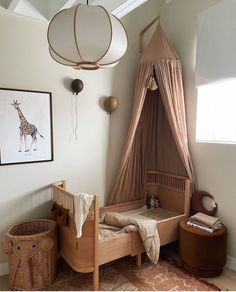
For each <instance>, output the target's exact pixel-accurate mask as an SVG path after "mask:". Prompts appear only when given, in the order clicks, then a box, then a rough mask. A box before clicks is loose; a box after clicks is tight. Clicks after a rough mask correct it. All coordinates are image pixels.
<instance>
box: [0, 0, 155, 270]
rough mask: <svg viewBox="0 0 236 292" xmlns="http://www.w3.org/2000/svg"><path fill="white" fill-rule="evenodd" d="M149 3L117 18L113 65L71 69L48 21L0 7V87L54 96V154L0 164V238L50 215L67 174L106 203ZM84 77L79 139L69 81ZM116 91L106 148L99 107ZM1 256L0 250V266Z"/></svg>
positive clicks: (151, 12) (150, 13) (73, 185)
mask: <svg viewBox="0 0 236 292" xmlns="http://www.w3.org/2000/svg"><path fill="white" fill-rule="evenodd" d="M157 5H158V3H157V1H156V0H150V1H148V2H147V3H146V4H144V5H143V6H141V7H140V8H138V9H137V10H136V11H135V12H132V13H131V14H130V15H128V16H126V17H125V18H124V19H123V22H124V24H125V26H126V28H127V31H128V36H129V50H128V52H127V55H126V57H125V58H124V59H123V61H122V62H120V64H119V65H118V66H117V67H115V68H114V69H109V70H99V71H94V72H92V71H91V72H86V71H75V70H73V69H70V68H67V67H64V66H61V65H59V64H57V63H55V62H54V61H53V60H52V59H51V58H50V57H49V53H48V46H47V40H46V31H47V23H46V22H42V21H37V20H33V19H30V18H26V17H22V16H12V15H11V14H8V13H5V12H2V11H1V12H0V37H1V41H0V42H1V45H0V87H7V88H18V89H28V90H30V89H32V90H40V91H51V92H52V98H53V102H52V104H53V124H54V127H53V128H54V155H55V160H54V161H53V162H49V163H37V164H25V165H15V166H2V167H0V181H1V191H0V214H1V215H0V239H1V238H3V236H4V233H5V231H6V229H7V228H8V226H9V225H11V224H14V223H15V222H17V221H20V220H24V219H28V218H36V217H44V216H47V215H48V214H49V206H50V195H51V189H50V185H51V183H52V182H54V181H56V180H59V179H66V180H67V181H68V187H69V189H70V190H71V191H84V192H88V193H97V194H100V198H101V200H100V201H101V205H103V204H104V198H105V194H106V191H107V190H109V189H110V188H111V185H112V183H113V181H114V176H115V174H116V171H117V167H118V164H119V161H120V156H121V152H122V148H123V143H124V138H125V136H126V133H127V129H128V125H129V121H130V112H131V108H132V100H133V88H134V78H135V70H136V68H137V64H138V59H139V57H140V55H139V52H138V33H139V30H140V29H142V28H143V26H145V25H146V24H147V23H148V22H149V19H152V18H154V17H155V16H156V13H157V10H158V7H157ZM74 78H79V79H82V80H83V82H84V90H83V91H82V92H81V93H80V94H79V96H78V109H79V110H78V112H79V114H78V116H79V127H78V140H77V141H76V140H75V137H74V136H73V122H74V97H73V96H72V93H71V92H70V90H69V88H70V82H71V80H72V79H74ZM110 95H115V96H117V98H118V99H119V103H120V106H119V108H118V110H117V111H116V112H115V113H114V114H113V115H112V121H111V130H112V131H111V149H109V148H108V147H107V146H108V116H107V114H106V113H105V112H104V111H103V109H102V107H101V104H102V100H103V98H104V97H106V96H110ZM6 260H7V259H6V257H4V256H3V255H2V254H0V273H1V263H4V262H6Z"/></svg>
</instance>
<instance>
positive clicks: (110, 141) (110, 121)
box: [109, 114, 111, 150]
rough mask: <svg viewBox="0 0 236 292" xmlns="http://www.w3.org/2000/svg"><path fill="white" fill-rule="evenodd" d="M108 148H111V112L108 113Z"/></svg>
mask: <svg viewBox="0 0 236 292" xmlns="http://www.w3.org/2000/svg"><path fill="white" fill-rule="evenodd" d="M109 150H111V114H109Z"/></svg>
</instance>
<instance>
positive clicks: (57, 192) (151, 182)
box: [53, 171, 190, 290]
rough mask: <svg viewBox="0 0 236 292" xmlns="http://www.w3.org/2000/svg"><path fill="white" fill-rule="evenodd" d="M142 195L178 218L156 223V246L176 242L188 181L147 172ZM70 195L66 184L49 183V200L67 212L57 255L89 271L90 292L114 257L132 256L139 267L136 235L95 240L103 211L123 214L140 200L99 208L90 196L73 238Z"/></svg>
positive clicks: (185, 211) (77, 268)
mask: <svg viewBox="0 0 236 292" xmlns="http://www.w3.org/2000/svg"><path fill="white" fill-rule="evenodd" d="M145 189H146V193H151V194H152V195H154V196H158V198H159V200H160V202H161V205H162V207H163V208H165V209H168V210H171V211H175V212H178V213H179V214H180V215H177V216H174V217H172V218H168V219H165V220H161V221H158V222H157V229H158V233H159V237H160V244H161V245H165V244H168V243H170V242H173V241H175V240H177V239H178V234H179V223H180V221H181V220H182V219H183V218H185V217H187V216H188V214H189V200H190V181H189V180H188V179H187V178H186V177H180V176H175V175H171V174H165V173H161V172H157V171H148V172H147V180H146V186H145ZM73 196H74V195H73V194H72V193H70V192H68V191H67V190H66V182H65V181H60V182H57V183H55V184H53V201H54V202H56V203H57V204H58V205H61V206H63V207H64V208H65V209H68V210H69V216H68V220H67V224H66V225H65V226H61V227H60V230H59V247H60V254H61V256H62V257H63V258H64V259H65V260H66V261H67V263H68V264H69V265H70V266H71V267H72V268H73V269H74V270H75V271H77V272H81V273H88V272H93V289H94V290H98V289H99V266H100V265H102V264H105V263H108V262H110V261H113V260H116V259H118V258H121V257H124V256H127V255H131V256H136V262H137V266H140V265H141V253H142V252H144V247H143V243H142V240H141V238H140V235H139V233H138V232H132V233H125V234H120V235H119V236H115V237H111V238H108V239H107V238H106V239H102V238H101V239H99V216H100V215H102V214H103V213H104V212H108V211H109V212H126V211H129V210H134V209H138V208H141V207H142V206H143V205H144V200H137V201H132V202H128V203H123V204H118V205H111V206H106V207H104V208H100V209H99V196H98V195H94V201H93V204H92V206H91V208H90V213H89V215H88V217H87V219H86V221H85V223H84V225H83V230H82V233H83V234H82V237H81V238H79V239H78V238H76V226H75V220H74V200H73Z"/></svg>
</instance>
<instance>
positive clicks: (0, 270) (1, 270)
mask: <svg viewBox="0 0 236 292" xmlns="http://www.w3.org/2000/svg"><path fill="white" fill-rule="evenodd" d="M8 273H9V268H8V263H4V264H0V276H3V275H6V274H8Z"/></svg>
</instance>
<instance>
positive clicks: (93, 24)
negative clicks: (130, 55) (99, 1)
mask: <svg viewBox="0 0 236 292" xmlns="http://www.w3.org/2000/svg"><path fill="white" fill-rule="evenodd" d="M47 37H48V43H49V52H50V54H51V56H52V58H53V59H54V60H55V61H56V62H58V63H60V64H62V65H66V66H71V67H73V68H75V69H87V70H95V69H98V68H110V67H113V66H115V65H116V64H117V63H118V62H119V61H120V60H121V58H122V57H123V56H124V54H125V53H126V51H127V48H128V38H127V33H126V31H125V28H124V26H123V25H122V23H121V22H120V21H119V19H117V18H116V17H115V16H114V15H112V14H110V13H108V12H107V11H106V10H105V8H103V7H102V6H93V5H84V4H78V5H77V6H74V7H71V8H69V9H64V10H61V11H60V12H59V13H57V14H56V15H55V16H54V17H53V19H52V20H51V22H50V23H49V26H48V34H47Z"/></svg>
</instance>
